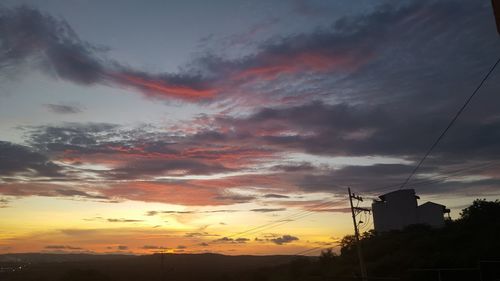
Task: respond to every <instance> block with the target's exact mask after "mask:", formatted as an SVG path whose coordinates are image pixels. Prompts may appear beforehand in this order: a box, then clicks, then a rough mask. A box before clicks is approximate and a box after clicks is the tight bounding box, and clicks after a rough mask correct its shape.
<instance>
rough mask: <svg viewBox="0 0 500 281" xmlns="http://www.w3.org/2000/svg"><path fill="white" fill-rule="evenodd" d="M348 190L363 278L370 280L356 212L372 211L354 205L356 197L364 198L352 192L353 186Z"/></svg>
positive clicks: (365, 280) (363, 279)
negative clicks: (353, 201) (353, 200)
mask: <svg viewBox="0 0 500 281" xmlns="http://www.w3.org/2000/svg"><path fill="white" fill-rule="evenodd" d="M347 191H348V192H349V203H350V204H351V213H352V222H353V224H354V237H355V238H356V249H357V251H358V259H359V267H360V269H361V280H362V281H368V274H367V272H366V266H365V261H364V259H363V251H362V249H361V243H360V241H359V230H358V222H357V221H356V213H357V212H360V211H361V212H366V211H370V210H368V209H366V208H360V207H354V206H353V204H352V199H356V200H358V201H360V202H363V198H361V197H360V196H356V195H355V194H354V193H351V188H350V187H348V188H347Z"/></svg>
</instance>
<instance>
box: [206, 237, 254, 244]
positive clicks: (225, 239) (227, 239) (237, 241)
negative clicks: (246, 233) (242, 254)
mask: <svg viewBox="0 0 500 281" xmlns="http://www.w3.org/2000/svg"><path fill="white" fill-rule="evenodd" d="M248 241H250V239H248V238H244V237H239V238H230V237H222V238H219V239H216V240H214V242H216V243H217V242H219V243H233V244H245V243H247V242H248Z"/></svg>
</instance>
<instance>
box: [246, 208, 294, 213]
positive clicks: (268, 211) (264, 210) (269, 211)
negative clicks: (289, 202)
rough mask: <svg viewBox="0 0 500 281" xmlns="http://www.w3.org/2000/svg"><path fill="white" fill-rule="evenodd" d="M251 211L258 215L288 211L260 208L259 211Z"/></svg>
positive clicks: (284, 209)
mask: <svg viewBox="0 0 500 281" xmlns="http://www.w3.org/2000/svg"><path fill="white" fill-rule="evenodd" d="M250 211H252V212H257V213H271V212H282V211H286V208H259V209H251V210H250Z"/></svg>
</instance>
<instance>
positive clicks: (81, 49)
mask: <svg viewBox="0 0 500 281" xmlns="http://www.w3.org/2000/svg"><path fill="white" fill-rule="evenodd" d="M0 40H1V41H2V42H3V44H2V45H1V47H0V70H4V69H6V68H12V67H16V66H18V65H20V64H23V63H27V62H28V61H29V60H30V59H32V58H37V61H38V62H39V65H38V67H39V68H42V69H43V72H44V73H50V74H52V75H53V76H55V77H57V78H60V79H64V80H68V81H71V82H74V83H77V84H80V85H93V84H110V83H111V84H116V85H119V86H124V87H133V88H134V89H136V90H139V91H140V92H142V93H144V94H145V95H146V96H148V97H158V98H175V99H181V100H191V101H198V100H200V99H201V100H202V99H209V98H212V97H213V96H214V95H215V93H216V92H215V90H213V89H210V88H207V86H206V85H204V84H203V82H202V81H200V79H199V78H198V77H197V76H196V75H195V76H192V75H181V74H173V75H170V74H160V75H152V74H147V73H145V72H141V71H137V70H132V69H129V68H127V67H125V66H123V65H121V64H120V63H118V62H115V61H111V60H109V59H106V58H104V55H103V51H102V50H101V49H100V48H97V47H95V46H93V45H92V44H90V43H88V42H85V41H83V40H81V39H80V38H79V37H78V35H77V34H76V33H75V32H74V30H73V29H72V28H71V26H70V25H69V24H68V23H67V22H66V21H65V20H63V19H56V18H54V17H52V16H50V15H47V14H44V13H42V12H40V11H38V10H36V9H34V8H30V7H27V6H21V7H16V8H5V7H3V8H1V9H0Z"/></svg>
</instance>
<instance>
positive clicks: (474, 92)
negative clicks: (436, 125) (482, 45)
mask: <svg viewBox="0 0 500 281" xmlns="http://www.w3.org/2000/svg"><path fill="white" fill-rule="evenodd" d="M499 63H500V58H498V59H497V61H496V62H495V63H494V64H493V66H492V67H491V68H490V70H489V71H488V72H487V73H486V75H485V76H484V77H483V79H482V80H481V82H480V83H479V85H478V86H477V87H476V88H475V90H474V91H473V92H472V94H471V95H470V96H469V97H468V98H467V99H466V100H465V103H464V104H463V105H462V107H460V109H459V110H458V111H457V113H456V114H455V116H454V117H453V118H452V119H451V121H450V122H449V123H448V125H447V126H446V127H445V129H444V130H443V131H442V132H441V134H440V135H439V136H438V138H437V139H436V140H435V141H434V142H433V143H432V145H431V146H430V147H429V149H428V150H427V152H426V153H425V154H424V156H423V157H422V159H420V161H419V162H418V164H417V165H416V166H415V167H414V168H413V170H412V171H411V173H410V174H409V175H408V177H407V178H406V179H405V181H404V182H403V183H402V184H401V186H400V187H399V189H403V188H404V187H405V186H406V184H408V182H409V181H410V180H411V178H412V177H413V176H414V175H415V173H416V172H417V171H418V169H419V168H420V167H421V166H422V164H423V163H424V161H425V159H426V158H427V157H428V156H429V154H431V152H432V151H433V150H434V148H435V147H436V146H437V145H438V143H439V142H440V141H441V140H442V139H443V138H444V136H445V135H446V133H447V132H448V131H449V130H450V128H451V127H452V126H453V124H455V122H456V121H457V119H458V117H459V116H460V114H462V112H463V111H464V110H465V108H466V107H467V106H468V105H469V103H470V102H471V100H472V98H474V96H475V95H476V94H477V93H478V92H479V90H480V89H481V87H482V86H483V84H484V83H485V82H486V80H488V77H490V75H491V73H493V71H494V70H495V68H496V67H497V65H498V64H499Z"/></svg>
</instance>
